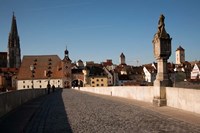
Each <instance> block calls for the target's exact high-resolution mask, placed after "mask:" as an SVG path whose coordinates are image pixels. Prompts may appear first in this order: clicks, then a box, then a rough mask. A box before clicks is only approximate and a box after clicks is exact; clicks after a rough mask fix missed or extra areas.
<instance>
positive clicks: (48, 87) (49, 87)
mask: <svg viewBox="0 0 200 133" xmlns="http://www.w3.org/2000/svg"><path fill="white" fill-rule="evenodd" d="M50 89H51V85H50V84H49V83H48V84H47V91H48V94H49V93H50Z"/></svg>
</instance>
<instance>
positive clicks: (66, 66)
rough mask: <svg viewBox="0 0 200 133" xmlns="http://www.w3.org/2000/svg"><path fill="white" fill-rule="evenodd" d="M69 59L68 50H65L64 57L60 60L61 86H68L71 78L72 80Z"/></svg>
mask: <svg viewBox="0 0 200 133" xmlns="http://www.w3.org/2000/svg"><path fill="white" fill-rule="evenodd" d="M71 62H72V61H71V60H70V58H69V51H68V50H67V48H66V50H65V55H64V59H63V60H62V63H61V64H62V71H63V87H64V88H70V87H71V80H72V72H71Z"/></svg>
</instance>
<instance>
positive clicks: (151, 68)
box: [0, 14, 200, 91]
mask: <svg viewBox="0 0 200 133" xmlns="http://www.w3.org/2000/svg"><path fill="white" fill-rule="evenodd" d="M167 67H168V72H169V74H170V75H169V76H170V78H171V81H173V82H174V85H178V83H179V82H181V81H184V83H186V81H187V83H192V82H191V81H198V79H199V78H200V69H199V68H200V62H199V61H195V62H187V61H185V50H184V49H183V48H182V47H181V46H179V47H178V48H177V50H176V64H173V63H168V65H167ZM156 73H157V64H156V63H151V64H146V65H142V66H131V65H127V64H126V57H125V55H124V54H123V53H121V55H120V62H119V64H118V65H115V64H113V62H112V60H110V59H109V60H106V61H105V62H101V63H94V62H93V61H89V62H85V63H83V61H82V60H78V61H77V62H73V63H72V61H71V59H70V57H69V51H68V50H67V49H66V50H65V51H64V57H63V59H60V57H59V56H58V55H38V56H35V55H34V56H33V55H30V56H23V59H22V62H21V50H20V39H19V35H18V31H17V23H16V17H15V15H14V14H13V17H12V24H11V31H10V33H9V39H8V51H7V52H0V90H1V91H5V90H6V89H7V90H13V89H29V88H33V89H34V88H46V87H47V84H48V83H50V85H54V86H55V87H60V88H70V87H82V86H91V87H96V86H99V87H100V86H102V87H103V86H124V85H126V86H127V85H152V84H153V81H154V80H155V78H156Z"/></svg>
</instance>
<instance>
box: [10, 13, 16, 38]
mask: <svg viewBox="0 0 200 133" xmlns="http://www.w3.org/2000/svg"><path fill="white" fill-rule="evenodd" d="M10 36H12V37H18V30H17V21H16V17H15V13H14V12H13V16H12V24H11V30H10Z"/></svg>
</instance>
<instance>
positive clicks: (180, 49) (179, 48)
mask: <svg viewBox="0 0 200 133" xmlns="http://www.w3.org/2000/svg"><path fill="white" fill-rule="evenodd" d="M176 51H185V49H184V48H182V47H181V46H179V47H178V48H177V49H176Z"/></svg>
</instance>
